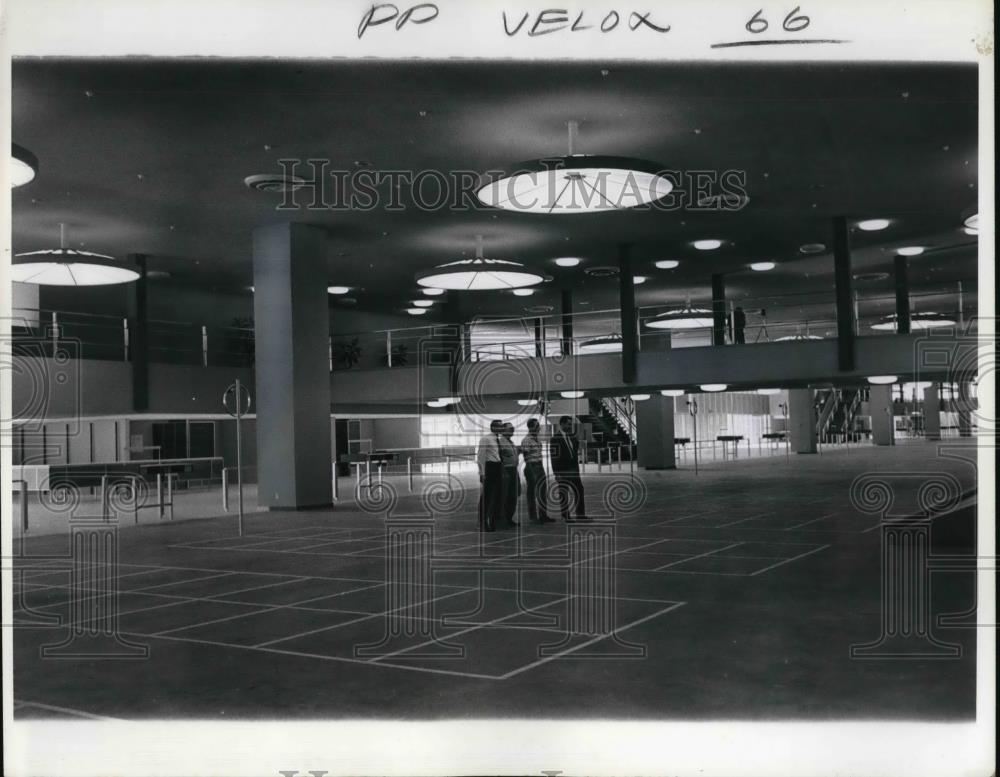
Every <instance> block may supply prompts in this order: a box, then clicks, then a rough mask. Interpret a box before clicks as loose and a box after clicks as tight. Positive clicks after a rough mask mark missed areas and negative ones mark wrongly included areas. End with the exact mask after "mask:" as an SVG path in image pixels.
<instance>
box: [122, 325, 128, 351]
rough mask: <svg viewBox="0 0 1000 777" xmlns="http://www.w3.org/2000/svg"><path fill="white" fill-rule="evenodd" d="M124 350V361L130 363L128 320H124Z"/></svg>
mask: <svg viewBox="0 0 1000 777" xmlns="http://www.w3.org/2000/svg"><path fill="white" fill-rule="evenodd" d="M122 349H123V351H124V353H125V359H124V361H128V319H127V318H123V319H122Z"/></svg>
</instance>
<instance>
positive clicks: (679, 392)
mask: <svg viewBox="0 0 1000 777" xmlns="http://www.w3.org/2000/svg"><path fill="white" fill-rule="evenodd" d="M686 393H687V392H686V391H685V390H684V389H660V394H662V395H663V396H665V397H683V396H684V395H685V394H686Z"/></svg>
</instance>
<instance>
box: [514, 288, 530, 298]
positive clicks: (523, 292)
mask: <svg viewBox="0 0 1000 777" xmlns="http://www.w3.org/2000/svg"><path fill="white" fill-rule="evenodd" d="M534 293H535V290H534V289H514V291H513V294H514V296H515V297H530V296H531V295H532V294H534Z"/></svg>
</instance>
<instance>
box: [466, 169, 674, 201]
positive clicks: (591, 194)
mask: <svg viewBox="0 0 1000 777" xmlns="http://www.w3.org/2000/svg"><path fill="white" fill-rule="evenodd" d="M516 168H517V172H516V173H514V174H512V175H509V176H507V177H504V178H500V179H498V180H496V181H492V182H491V183H488V184H486V185H485V186H483V187H482V188H481V189H480V190H479V191H477V192H476V196H477V197H478V198H479V200H480V202H482V203H483V204H484V205H489V206H491V207H493V208H503V209H505V210H514V211H518V212H520V213H551V214H559V215H565V214H575V213H595V212H601V211H613V210H624V209H627V208H634V207H638V206H640V205H646V204H648V203H651V202H655V201H656V200H659V199H662V198H663V197H666V196H667V195H668V194H670V192H671V191H673V188H674V185H673V183H672V182H671V181H670V179H669V178H666V177H665V176H663V175H661V173H662V172H663V168H662V167H661V166H660V165H658V164H656V163H655V162H650V161H648V160H645V159H634V158H632V157H619V156H603V155H588V154H573V155H571V156H564V157H555V158H550V159H535V160H532V161H530V162H522V163H521V164H519V165H517V166H516Z"/></svg>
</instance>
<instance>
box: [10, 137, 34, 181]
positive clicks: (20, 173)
mask: <svg viewBox="0 0 1000 777" xmlns="http://www.w3.org/2000/svg"><path fill="white" fill-rule="evenodd" d="M37 173H38V159H37V157H35V155H34V154H32V153H31V152H30V151H28V149H26V148H24V147H23V146H19V145H17V143H11V144H10V188H12V189H16V188H17V187H18V186H24V184H26V183H30V182H31V181H32V180H34V178H35V175H36V174H37Z"/></svg>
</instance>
